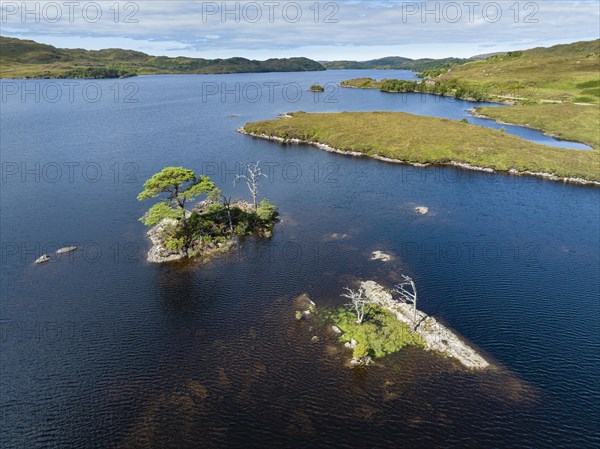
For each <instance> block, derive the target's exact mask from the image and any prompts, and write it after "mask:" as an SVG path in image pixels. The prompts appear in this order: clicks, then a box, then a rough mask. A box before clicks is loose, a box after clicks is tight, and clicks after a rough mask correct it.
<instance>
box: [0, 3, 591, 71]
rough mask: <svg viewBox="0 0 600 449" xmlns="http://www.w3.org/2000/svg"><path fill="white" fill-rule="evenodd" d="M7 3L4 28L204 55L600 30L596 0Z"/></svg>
mask: <svg viewBox="0 0 600 449" xmlns="http://www.w3.org/2000/svg"><path fill="white" fill-rule="evenodd" d="M0 6H1V8H0V9H1V13H2V17H1V19H0V34H2V35H3V36H11V37H17V38H21V39H32V40H35V41H38V42H43V43H47V44H51V45H54V46H56V47H61V48H85V49H89V50H98V49H102V48H125V49H132V50H138V51H143V52H145V53H148V54H152V55H165V56H189V57H200V58H228V57H233V56H241V57H246V58H250V59H267V58H286V57H293V56H305V57H308V58H311V59H315V60H342V59H349V60H368V59H375V58H380V57H384V56H404V57H410V58H424V57H427V58H444V57H449V56H454V57H470V56H474V55H478V54H487V53H493V52H500V51H507V50H517V49H527V48H532V47H539V46H550V45H555V44H558V43H569V42H575V41H579V40H592V39H598V38H600V2H598V0H581V1H571V0H565V1H561V0H558V1H549V0H542V1H516V0H510V1H420V2H411V1H379V0H369V1H355V0H338V1H316V0H309V1H285V0H278V1H267V0H266V1H227V2H224V1H193V0H191V1H155V0H152V1H146V0H144V1H116V0H110V1H98V0H96V1H89V2H88V1H86V0H77V1H71V2H69V1H67V0H57V1H29V2H27V1H26V2H23V1H4V0H2V2H1V3H0Z"/></svg>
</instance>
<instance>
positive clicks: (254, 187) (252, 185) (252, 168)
mask: <svg viewBox="0 0 600 449" xmlns="http://www.w3.org/2000/svg"><path fill="white" fill-rule="evenodd" d="M244 168H245V169H246V174H245V175H237V176H236V177H235V180H234V181H233V185H236V184H237V182H238V181H240V180H243V181H244V182H245V183H246V185H247V186H248V190H250V194H251V195H252V202H253V205H254V210H256V209H257V208H258V201H257V198H258V187H259V184H260V179H261V178H262V177H263V176H264V177H265V178H266V177H267V175H265V174H264V173H263V172H262V167H261V166H260V161H257V162H256V164H244Z"/></svg>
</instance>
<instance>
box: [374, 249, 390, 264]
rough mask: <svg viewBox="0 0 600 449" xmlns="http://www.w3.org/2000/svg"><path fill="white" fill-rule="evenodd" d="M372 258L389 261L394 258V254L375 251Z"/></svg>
mask: <svg viewBox="0 0 600 449" xmlns="http://www.w3.org/2000/svg"><path fill="white" fill-rule="evenodd" d="M371 260H381V261H382V262H389V261H390V260H392V256H390V255H389V254H386V253H384V252H383V251H373V253H372V254H371Z"/></svg>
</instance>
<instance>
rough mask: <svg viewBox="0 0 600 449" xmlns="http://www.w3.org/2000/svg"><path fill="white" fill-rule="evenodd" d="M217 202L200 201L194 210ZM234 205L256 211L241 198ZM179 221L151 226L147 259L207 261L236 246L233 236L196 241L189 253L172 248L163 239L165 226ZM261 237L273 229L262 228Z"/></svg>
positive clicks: (166, 221) (157, 260) (189, 213)
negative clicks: (223, 239) (219, 239)
mask: <svg viewBox="0 0 600 449" xmlns="http://www.w3.org/2000/svg"><path fill="white" fill-rule="evenodd" d="M212 204H215V201H212V200H204V201H201V202H199V203H198V204H197V205H196V206H195V207H194V211H195V212H198V213H202V212H204V211H206V210H207V208H208V207H209V206H211V205H212ZM232 206H236V207H238V208H239V209H241V210H242V211H244V212H251V211H254V206H253V205H252V204H250V203H249V202H247V201H244V200H239V201H236V202H235V203H232ZM185 214H186V217H189V216H191V214H192V212H190V211H188V210H186V211H185ZM177 224H178V221H177V220H175V219H173V218H164V219H163V220H161V221H160V223H158V224H157V225H155V226H153V227H152V228H150V230H149V231H148V232H147V235H148V237H149V238H150V241H151V242H152V246H151V248H150V250H148V255H147V258H146V259H147V260H148V262H150V263H166V262H176V261H179V260H182V259H199V260H204V261H207V260H208V259H210V258H211V257H214V256H216V255H218V254H225V253H228V252H229V251H231V249H232V248H233V247H234V246H235V243H236V242H235V237H231V238H230V239H228V240H225V241H224V242H217V241H212V242H195V243H194V248H193V251H192V250H190V252H189V253H188V254H186V252H185V251H183V250H171V249H169V248H167V247H166V245H165V242H164V241H163V238H162V235H163V233H164V231H165V228H167V227H169V226H176V225H177ZM255 235H257V236H259V237H265V238H269V237H271V235H272V230H271V229H261V230H260V231H257V233H256V234H255Z"/></svg>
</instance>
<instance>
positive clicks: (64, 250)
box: [56, 246, 77, 254]
mask: <svg viewBox="0 0 600 449" xmlns="http://www.w3.org/2000/svg"><path fill="white" fill-rule="evenodd" d="M76 249H77V247H76V246H65V247H64V248H61V249H59V250H57V251H56V254H65V253H70V252H72V251H75V250H76Z"/></svg>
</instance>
